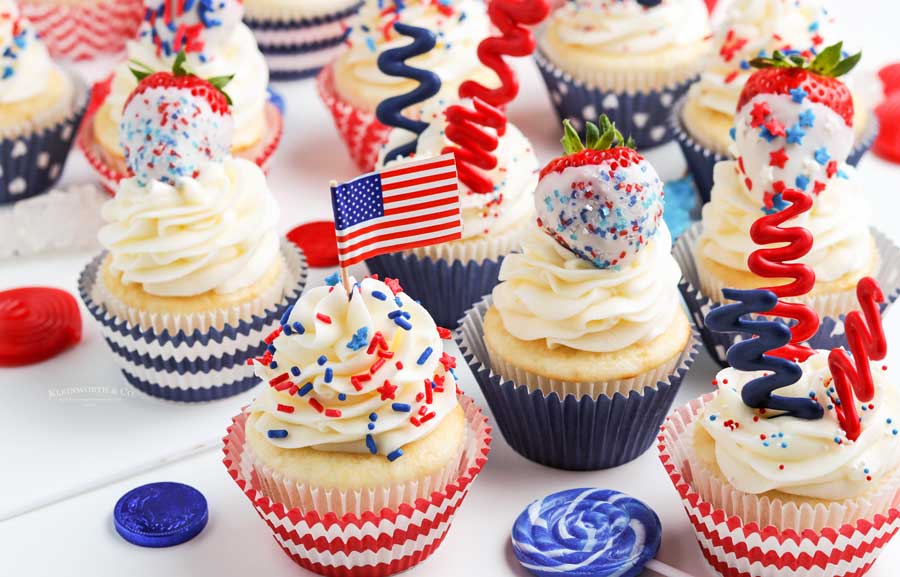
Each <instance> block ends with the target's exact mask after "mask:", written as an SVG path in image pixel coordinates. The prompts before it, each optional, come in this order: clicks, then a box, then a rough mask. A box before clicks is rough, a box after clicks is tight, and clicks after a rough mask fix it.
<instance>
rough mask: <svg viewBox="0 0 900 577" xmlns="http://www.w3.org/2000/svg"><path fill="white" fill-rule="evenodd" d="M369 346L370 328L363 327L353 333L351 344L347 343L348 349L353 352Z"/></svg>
mask: <svg viewBox="0 0 900 577" xmlns="http://www.w3.org/2000/svg"><path fill="white" fill-rule="evenodd" d="M368 345H369V329H368V327H361V328H360V329H359V330H358V331H356V332H355V333H353V338H351V339H350V342H349V343H347V348H348V349H350V350H351V351H358V350H359V349H362V348H364V347H367V346H368Z"/></svg>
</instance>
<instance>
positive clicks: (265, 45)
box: [244, 2, 362, 80]
mask: <svg viewBox="0 0 900 577" xmlns="http://www.w3.org/2000/svg"><path fill="white" fill-rule="evenodd" d="M361 6H362V2H359V3H356V4H354V5H353V6H350V7H348V8H346V9H344V10H340V11H338V12H334V13H332V14H325V15H321V16H316V17H312V18H295V17H291V16H289V15H283V16H276V15H272V16H263V15H259V16H257V15H245V16H244V22H245V23H246V24H247V26H249V27H250V30H252V31H253V35H254V36H255V37H256V42H257V43H258V44H259V49H260V50H261V51H262V53H263V55H264V56H265V57H266V63H267V64H268V65H269V75H270V76H271V78H272V79H273V80H297V79H301V78H308V77H310V76H315V75H316V74H318V72H319V71H320V70H321V69H322V68H323V67H324V66H325V65H326V64H328V63H329V62H331V61H332V60H333V59H334V58H335V57H336V56H337V55H338V53H339V52H340V51H341V48H342V46H343V43H344V40H346V38H347V35H348V34H349V33H350V20H351V19H352V18H353V16H355V15H356V13H357V12H359V9H360V7H361Z"/></svg>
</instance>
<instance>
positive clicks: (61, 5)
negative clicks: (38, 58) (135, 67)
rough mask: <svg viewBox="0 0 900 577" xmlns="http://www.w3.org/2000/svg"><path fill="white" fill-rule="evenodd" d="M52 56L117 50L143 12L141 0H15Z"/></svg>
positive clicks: (77, 56)
mask: <svg viewBox="0 0 900 577" xmlns="http://www.w3.org/2000/svg"><path fill="white" fill-rule="evenodd" d="M19 8H20V9H21V10H22V15H23V16H24V17H25V18H28V19H29V20H30V21H31V22H33V23H34V26H35V29H36V30H37V33H38V35H39V36H40V37H41V40H43V42H44V43H45V44H46V45H47V48H48V49H49V51H50V54H51V55H52V56H53V57H54V58H61V59H66V60H90V59H92V58H97V57H99V56H105V55H110V54H118V53H119V52H121V51H123V50H124V49H125V43H126V42H127V41H128V40H131V39H132V38H134V35H135V34H136V33H137V30H138V26H140V24H141V20H142V19H143V16H144V6H143V3H142V2H141V0H19Z"/></svg>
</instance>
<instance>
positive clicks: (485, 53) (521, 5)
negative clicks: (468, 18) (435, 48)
mask: <svg viewBox="0 0 900 577" xmlns="http://www.w3.org/2000/svg"><path fill="white" fill-rule="evenodd" d="M549 12H550V3H549V2H548V0H492V1H491V3H490V4H489V6H488V15H489V16H490V18H491V22H492V23H493V24H494V26H495V27H496V28H497V29H498V30H499V31H500V36H491V37H488V38H485V39H484V40H482V41H481V44H479V45H478V59H479V60H481V62H482V64H484V65H485V66H487V67H488V68H491V69H492V70H493V71H494V72H495V73H496V74H497V77H498V78H499V79H500V83H501V84H500V86H499V87H498V88H493V89H491V88H487V87H486V86H484V85H483V84H480V83H478V82H476V81H474V80H467V81H465V82H463V83H462V84H461V85H460V87H459V96H460V98H472V99H473V101H474V105H475V110H474V111H472V110H471V109H468V108H466V107H464V106H461V105H454V106H451V107H449V108H448V109H447V111H446V116H447V122H448V124H449V125H448V127H447V138H448V139H449V140H450V141H451V142H453V143H454V144H455V145H457V146H448V147H445V148H444V150H443V151H442V153H448V152H452V153H454V154H455V155H456V162H457V172H458V174H459V179H460V180H461V181H462V182H463V184H465V185H466V186H467V187H468V188H469V189H470V190H471V191H472V192H475V193H479V194H486V193H489V192H491V191H493V190H494V184H493V183H492V182H491V180H490V179H489V178H487V177H486V176H485V175H484V174H483V173H482V170H491V169H493V168H494V167H496V166H497V158H496V157H495V156H494V154H493V152H494V150H496V149H497V138H496V137H494V136H492V135H490V133H489V132H487V131H486V130H484V129H485V128H493V129H494V130H495V131H496V133H497V135H499V136H502V135H503V134H504V133H505V131H506V115H505V114H504V113H503V111H502V110H501V108H502V107H503V106H505V105H507V104H508V103H509V102H511V101H512V100H513V99H514V98H515V97H516V95H517V94H518V93H519V80H518V78H517V77H516V75H515V73H513V71H512V69H511V68H510V67H509V65H508V64H507V63H506V61H504V59H503V56H528V55H529V54H531V53H532V52H533V51H534V46H535V40H534V36H533V35H532V34H531V31H530V30H529V29H528V28H527V26H533V25H535V24H538V23H539V22H541V20H543V19H544V18H546V17H547V14H549Z"/></svg>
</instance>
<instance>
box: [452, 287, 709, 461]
mask: <svg viewBox="0 0 900 577" xmlns="http://www.w3.org/2000/svg"><path fill="white" fill-rule="evenodd" d="M491 302H492V300H491V297H485V298H484V299H483V300H482V301H480V302H479V303H478V304H476V305H475V306H474V307H473V308H472V309H470V310H469V311H468V313H467V314H466V316H465V317H464V318H463V319H462V322H461V324H460V327H459V329H457V332H456V342H457V344H458V345H459V349H460V354H462V356H463V358H464V359H465V361H466V363H468V365H469V368H470V369H471V370H472V374H473V375H474V376H475V380H476V381H477V382H478V386H479V387H480V388H481V391H482V393H484V398H485V400H486V401H487V403H488V406H489V407H490V408H491V412H492V413H493V416H494V422H495V424H496V425H497V427H498V428H499V429H500V432H501V433H502V434H503V438H504V439H505V440H506V442H507V444H509V446H510V447H512V448H513V450H515V451H516V452H517V453H519V454H520V455H522V456H523V457H525V458H526V459H528V460H530V461H534V462H535V463H539V464H541V465H545V466H547V467H554V468H557V469H568V470H573V471H593V470H599V469H609V468H612V467H618V466H619V465H623V464H625V463H627V462H629V461H632V460H634V459H636V458H638V457H640V456H641V455H642V454H643V453H644V452H646V451H647V450H648V449H649V448H650V447H651V446H652V445H653V442H654V441H655V440H656V437H657V435H658V434H659V426H660V425H661V424H662V422H663V420H664V419H665V418H666V415H667V414H668V412H669V409H670V408H671V407H672V403H673V402H674V401H675V396H676V395H677V394H678V390H679V389H680V387H681V383H682V381H683V380H684V377H685V375H686V374H687V373H688V371H689V370H690V368H691V366H692V365H693V363H694V359H695V358H696V356H697V352H698V350H699V347H700V341H699V338H698V336H697V335H696V333H695V334H693V335H692V338H691V342H690V344H689V345H688V347H687V348H686V349H685V351H684V352H683V353H682V357H681V359H680V362H679V363H678V364H677V366H676V367H675V369H674V370H673V371H672V372H671V373H670V374H669V375H668V376H667V377H666V378H665V379H664V380H660V381H659V382H657V383H656V384H655V386H645V387H644V388H643V390H631V391H629V392H628V395H627V396H625V395H624V394H622V393H619V392H617V393H615V394H614V395H613V396H612V397H610V396H607V395H603V394H601V395H599V396H596V397H592V396H589V395H586V394H585V395H582V396H581V397H580V398H578V397H576V396H575V395H574V394H568V395H565V398H562V399H561V398H560V395H559V394H558V393H556V392H551V393H549V394H545V393H544V392H542V391H541V390H539V389H535V390H529V387H527V386H524V385H519V384H517V383H516V382H514V381H511V380H508V379H507V378H505V377H504V376H503V375H499V374H496V373H494V372H493V371H492V370H491V361H490V355H489V353H488V351H487V347H486V346H485V344H484V316H485V314H486V313H487V311H488V309H489V308H490V306H491Z"/></svg>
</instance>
